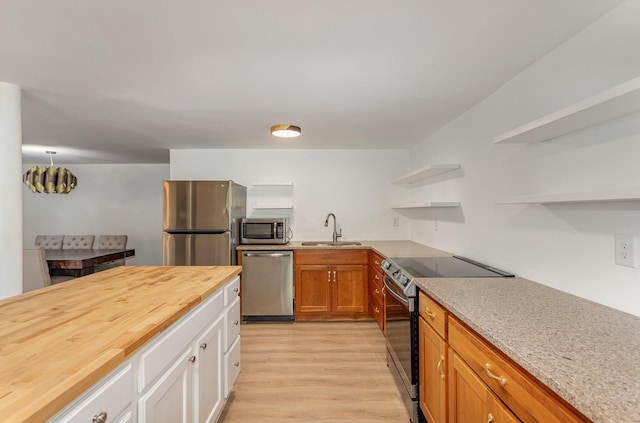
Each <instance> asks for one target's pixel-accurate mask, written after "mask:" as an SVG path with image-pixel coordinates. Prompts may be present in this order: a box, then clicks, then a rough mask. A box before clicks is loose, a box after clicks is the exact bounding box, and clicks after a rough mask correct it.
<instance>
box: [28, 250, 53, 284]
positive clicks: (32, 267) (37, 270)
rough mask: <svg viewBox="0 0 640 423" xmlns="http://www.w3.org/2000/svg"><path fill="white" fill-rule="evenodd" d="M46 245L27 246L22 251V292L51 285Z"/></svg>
mask: <svg viewBox="0 0 640 423" xmlns="http://www.w3.org/2000/svg"><path fill="white" fill-rule="evenodd" d="M45 257H46V253H45V251H44V247H42V246H38V247H32V248H25V249H24V250H23V252H22V292H29V291H33V290H34V289H38V288H44V287H45V286H49V285H51V277H50V276H49V266H47V260H46V258H45Z"/></svg>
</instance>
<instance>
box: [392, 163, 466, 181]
mask: <svg viewBox="0 0 640 423" xmlns="http://www.w3.org/2000/svg"><path fill="white" fill-rule="evenodd" d="M456 169H460V165H459V164H433V165H430V166H427V167H424V168H422V169H418V170H416V171H415V172H411V173H409V174H407V175H404V176H401V177H400V178H398V179H396V180H394V181H393V182H392V183H394V184H410V183H413V182H416V181H420V180H422V179H427V178H431V177H432V176H436V175H440V174H441V173H446V172H451V171H452V170H456Z"/></svg>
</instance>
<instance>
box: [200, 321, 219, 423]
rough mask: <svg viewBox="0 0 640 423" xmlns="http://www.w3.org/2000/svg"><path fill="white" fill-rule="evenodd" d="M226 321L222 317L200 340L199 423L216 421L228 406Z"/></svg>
mask: <svg viewBox="0 0 640 423" xmlns="http://www.w3.org/2000/svg"><path fill="white" fill-rule="evenodd" d="M223 335H224V318H223V316H220V317H219V318H218V319H217V320H216V321H215V322H213V323H212V324H211V325H210V326H209V327H208V328H207V329H206V330H205V332H204V333H203V334H202V336H200V337H199V338H198V339H197V340H196V348H197V349H198V354H197V358H196V363H195V364H196V375H195V384H196V392H197V394H196V401H197V404H196V406H195V409H196V410H197V413H198V416H197V417H196V421H198V422H200V423H203V422H207V423H209V422H214V421H216V419H217V418H218V416H219V415H220V412H221V411H222V407H223V405H224V369H223V367H222V366H223V363H224V351H223Z"/></svg>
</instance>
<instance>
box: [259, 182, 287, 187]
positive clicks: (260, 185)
mask: <svg viewBox="0 0 640 423" xmlns="http://www.w3.org/2000/svg"><path fill="white" fill-rule="evenodd" d="M251 186H253V187H256V188H262V187H276V188H277V187H280V188H293V182H275V183H264V182H255V183H253V184H251Z"/></svg>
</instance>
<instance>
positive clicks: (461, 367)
mask: <svg viewBox="0 0 640 423" xmlns="http://www.w3.org/2000/svg"><path fill="white" fill-rule="evenodd" d="M449 422H451V423H467V422H487V423H489V422H491V423H503V422H504V423H517V422H519V420H518V419H517V418H516V417H515V416H514V415H513V414H512V413H511V412H510V411H509V410H508V409H507V408H506V406H504V405H503V404H502V403H501V402H500V400H498V399H497V398H496V397H495V396H494V395H493V394H492V393H491V391H490V390H489V388H488V387H487V386H486V385H485V384H484V383H483V382H482V380H480V378H478V376H476V374H475V373H474V372H473V370H471V369H470V368H469V367H468V366H467V365H466V364H465V363H464V362H463V361H462V359H461V358H460V357H458V355H457V354H455V353H454V352H453V351H450V354H449Z"/></svg>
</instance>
